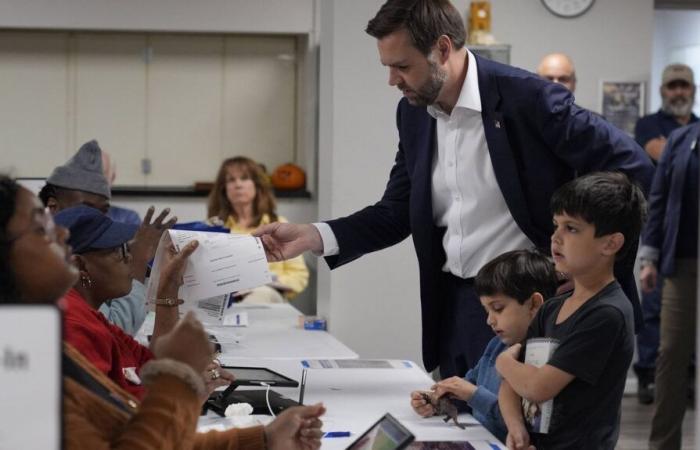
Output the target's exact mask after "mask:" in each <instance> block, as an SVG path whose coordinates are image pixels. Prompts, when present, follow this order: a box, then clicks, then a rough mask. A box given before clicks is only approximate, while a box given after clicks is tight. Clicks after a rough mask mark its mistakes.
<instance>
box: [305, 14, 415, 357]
mask: <svg viewBox="0 0 700 450" xmlns="http://www.w3.org/2000/svg"><path fill="white" fill-rule="evenodd" d="M381 4H382V2H381V1H380V0H354V1H352V2H349V1H344V0H323V2H322V3H321V56H320V60H321V68H320V79H321V91H320V111H319V114H320V119H319V120H320V124H319V132H320V136H319V169H320V170H319V214H320V216H321V218H331V217H338V216H341V215H345V214H348V213H351V212H353V211H355V210H357V209H359V208H362V207H363V206H366V205H367V204H369V203H371V202H374V201H376V200H378V199H379V197H380V195H381V193H382V192H383V190H384V184H385V183H386V180H387V175H388V173H389V169H390V168H391V165H392V162H393V160H394V156H395V153H396V142H397V133H396V126H395V123H394V117H395V108H396V103H397V101H398V100H399V98H400V93H399V91H398V90H397V89H394V88H389V87H388V86H387V84H386V83H387V73H386V71H385V70H384V69H383V68H382V66H381V65H380V64H379V62H378V57H377V50H376V43H375V40H374V39H373V38H371V37H369V36H368V35H366V34H365V33H364V31H363V30H364V27H365V25H366V24H367V20H368V19H369V18H371V17H372V16H373V15H374V13H375V12H376V11H377V9H378V8H379V6H380V5H381ZM318 275H319V291H318V309H319V312H320V313H323V314H326V315H327V316H328V318H329V319H330V322H329V325H330V330H331V332H332V333H333V334H334V335H335V336H337V337H338V338H339V339H340V340H341V341H343V342H345V343H346V344H347V345H348V346H350V348H352V349H353V350H355V351H356V352H357V353H358V354H359V355H360V356H361V357H379V358H387V357H396V358H408V359H412V360H415V361H417V362H420V360H421V358H420V306H419V300H418V269H417V262H416V258H415V256H414V253H413V247H412V245H411V243H410V242H409V241H406V242H404V243H402V244H400V245H398V246H396V247H394V248H391V249H388V250H385V251H383V252H379V253H374V254H371V255H366V256H364V257H362V258H361V259H360V260H359V261H355V262H353V263H352V264H349V265H347V266H344V267H342V268H339V269H336V270H334V271H333V273H332V275H330V274H329V272H328V270H327V268H326V266H325V264H322V263H321V264H319V274H318Z"/></svg>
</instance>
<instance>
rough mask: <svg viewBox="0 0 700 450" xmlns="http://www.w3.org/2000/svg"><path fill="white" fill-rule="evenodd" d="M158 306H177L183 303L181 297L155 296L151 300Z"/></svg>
mask: <svg viewBox="0 0 700 450" xmlns="http://www.w3.org/2000/svg"><path fill="white" fill-rule="evenodd" d="M153 303H155V304H156V305H158V306H179V305H182V304H183V303H185V301H184V300H183V299H181V298H157V299H155V300H154V301H153Z"/></svg>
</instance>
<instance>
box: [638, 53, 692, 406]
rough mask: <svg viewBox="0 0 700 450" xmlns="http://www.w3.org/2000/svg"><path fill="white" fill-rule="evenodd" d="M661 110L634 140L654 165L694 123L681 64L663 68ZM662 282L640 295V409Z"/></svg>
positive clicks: (647, 387)
mask: <svg viewBox="0 0 700 450" xmlns="http://www.w3.org/2000/svg"><path fill="white" fill-rule="evenodd" d="M661 78H662V82H661V88H660V89H659V91H660V92H661V100H662V104H661V109H660V110H659V111H657V112H655V113H654V114H649V115H648V116H644V117H642V118H641V119H639V120H638V121H637V125H636V127H635V130H634V134H635V139H636V141H637V142H638V143H639V145H641V146H642V147H644V150H646V152H647V154H649V156H650V157H651V159H652V160H653V162H654V164H656V163H658V161H659V160H660V159H661V153H662V152H663V150H664V147H665V146H666V138H667V137H668V135H669V134H671V132H672V131H674V130H676V129H678V128H680V127H682V126H684V125H687V124H690V123H693V122H697V121H698V117H697V116H695V114H693V104H694V103H695V83H694V79H693V71H692V69H691V68H690V67H688V66H686V65H685V64H671V65H669V66H666V68H665V69H664V73H663V75H662V77H661ZM662 288H663V280H662V279H661V277H659V279H658V281H657V283H656V284H655V286H654V288H653V289H651V290H647V291H642V318H643V320H644V327H643V328H642V330H641V331H640V332H639V334H637V361H636V362H635V363H634V365H633V368H634V372H635V373H636V374H637V379H638V382H637V399H638V400H639V403H641V404H643V405H649V404H651V403H653V402H654V381H655V376H654V374H655V371H656V359H657V356H658V354H659V353H658V349H659V326H660V320H661V290H662Z"/></svg>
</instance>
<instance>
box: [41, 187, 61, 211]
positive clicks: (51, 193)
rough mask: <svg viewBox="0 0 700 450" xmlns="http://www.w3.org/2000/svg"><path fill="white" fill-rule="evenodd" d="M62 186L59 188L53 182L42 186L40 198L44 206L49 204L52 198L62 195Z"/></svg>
mask: <svg viewBox="0 0 700 450" xmlns="http://www.w3.org/2000/svg"><path fill="white" fill-rule="evenodd" d="M60 190H61V188H59V187H58V186H56V185H53V184H51V183H46V184H45V185H44V187H42V188H41V190H40V191H39V200H41V203H43V204H44V206H48V205H49V199H50V198H56V199H57V198H58V196H59V195H60V192H59V191H60Z"/></svg>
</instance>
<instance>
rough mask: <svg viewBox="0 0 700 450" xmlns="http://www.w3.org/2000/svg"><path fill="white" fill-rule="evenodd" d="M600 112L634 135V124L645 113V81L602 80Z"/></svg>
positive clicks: (611, 121) (614, 123)
mask: <svg viewBox="0 0 700 450" xmlns="http://www.w3.org/2000/svg"><path fill="white" fill-rule="evenodd" d="M600 99H601V100H600V112H601V114H602V115H603V117H605V118H606V119H607V120H608V121H609V122H610V123H612V124H613V125H615V126H616V127H618V128H619V129H621V130H623V131H624V132H626V133H627V134H629V135H630V136H634V125H635V124H636V123H637V119H639V118H640V117H642V115H643V114H644V83H643V82H641V81H601V84H600Z"/></svg>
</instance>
